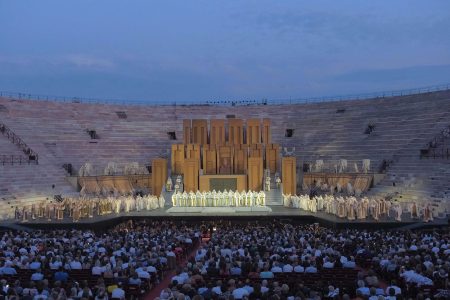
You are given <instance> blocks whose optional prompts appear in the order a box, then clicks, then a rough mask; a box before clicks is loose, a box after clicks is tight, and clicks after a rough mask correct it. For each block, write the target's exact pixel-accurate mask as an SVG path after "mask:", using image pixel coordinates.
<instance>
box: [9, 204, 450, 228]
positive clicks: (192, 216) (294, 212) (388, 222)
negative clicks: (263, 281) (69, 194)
mask: <svg viewBox="0 0 450 300" xmlns="http://www.w3.org/2000/svg"><path fill="white" fill-rule="evenodd" d="M218 217H220V218H218ZM145 218H153V219H165V220H170V219H172V220H190V221H196V220H198V221H202V220H223V219H240V220H244V221H247V220H248V221H250V220H270V219H271V218H277V219H284V220H286V221H289V220H290V221H295V222H304V223H315V222H317V223H320V224H322V225H325V226H334V227H340V228H345V227H361V228H377V227H380V226H381V227H385V228H392V227H405V226H407V227H410V228H411V229H413V228H419V227H423V226H448V221H449V220H448V218H444V219H435V220H434V221H433V222H429V223H424V222H423V221H422V220H421V219H412V218H411V217H410V215H409V214H407V213H404V214H403V216H402V221H401V222H399V221H396V220H395V219H394V218H392V217H390V218H388V217H383V218H380V219H379V220H378V221H376V220H374V219H371V218H368V219H365V220H353V221H350V220H347V219H343V218H339V217H337V216H334V215H330V214H327V213H325V212H317V213H312V212H308V211H303V210H300V209H294V208H288V207H283V206H267V207H265V209H261V208H260V209H254V210H252V209H251V208H246V209H227V208H222V207H208V208H206V209H205V208H189V207H188V208H175V207H171V206H166V207H164V208H160V209H155V210H151V211H139V212H137V211H133V212H129V213H120V214H109V215H104V216H95V217H93V218H84V219H80V221H79V222H76V223H74V222H73V221H72V218H68V217H65V218H64V219H63V220H51V221H48V220H47V219H36V220H30V221H27V222H20V221H16V220H7V221H3V222H1V223H0V226H2V227H6V228H14V227H23V226H26V227H40V226H42V227H46V228H51V227H54V228H58V227H59V228H62V227H64V228H67V227H85V228H89V226H92V225H95V224H101V223H103V224H104V225H106V223H107V224H111V225H113V224H115V223H118V222H122V221H124V220H127V219H145Z"/></svg>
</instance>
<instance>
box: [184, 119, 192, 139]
mask: <svg viewBox="0 0 450 300" xmlns="http://www.w3.org/2000/svg"><path fill="white" fill-rule="evenodd" d="M191 123H192V122H191V120H183V143H184V144H185V145H186V144H191V143H192V126H191Z"/></svg>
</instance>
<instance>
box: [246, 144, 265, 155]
mask: <svg viewBox="0 0 450 300" xmlns="http://www.w3.org/2000/svg"><path fill="white" fill-rule="evenodd" d="M248 156H249V157H264V147H263V145H262V144H253V145H250V147H249V150H248Z"/></svg>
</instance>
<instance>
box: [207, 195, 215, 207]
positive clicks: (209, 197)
mask: <svg viewBox="0 0 450 300" xmlns="http://www.w3.org/2000/svg"><path fill="white" fill-rule="evenodd" d="M212 205H213V195H212V193H211V191H208V192H207V193H206V206H209V207H211V206H212Z"/></svg>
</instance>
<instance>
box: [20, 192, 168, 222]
mask: <svg viewBox="0 0 450 300" xmlns="http://www.w3.org/2000/svg"><path fill="white" fill-rule="evenodd" d="M164 204H165V199H164V197H163V196H160V197H159V198H158V197H157V196H154V195H143V196H141V195H137V196H132V195H128V196H119V197H114V196H109V197H105V198H96V197H94V198H86V197H74V198H69V197H68V198H65V199H64V200H63V201H62V202H56V201H41V202H39V203H38V204H37V205H36V204H34V203H33V204H31V205H24V206H22V207H19V206H16V208H15V213H14V217H15V219H16V220H20V221H22V222H27V221H30V220H35V219H47V220H48V221H52V220H63V219H64V217H69V218H72V220H73V221H74V222H78V221H79V220H80V219H83V218H93V217H94V216H103V215H108V214H119V213H129V212H131V211H143V210H154V209H157V208H163V207H164Z"/></svg>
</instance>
